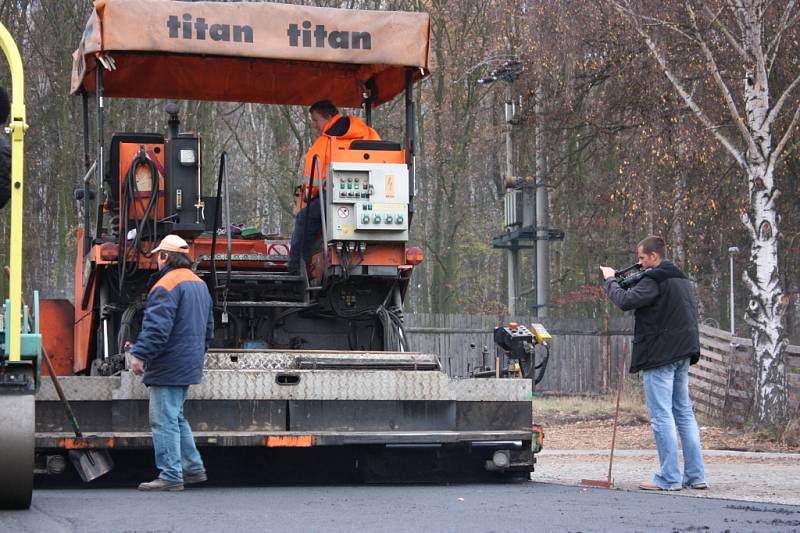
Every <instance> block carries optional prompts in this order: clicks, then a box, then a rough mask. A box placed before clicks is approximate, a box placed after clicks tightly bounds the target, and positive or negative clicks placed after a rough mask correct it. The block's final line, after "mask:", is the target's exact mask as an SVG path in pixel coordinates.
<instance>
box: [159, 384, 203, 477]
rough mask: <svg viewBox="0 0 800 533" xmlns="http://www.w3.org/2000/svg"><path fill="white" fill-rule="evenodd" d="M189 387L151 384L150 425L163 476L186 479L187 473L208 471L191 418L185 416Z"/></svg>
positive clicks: (161, 475)
mask: <svg viewBox="0 0 800 533" xmlns="http://www.w3.org/2000/svg"><path fill="white" fill-rule="evenodd" d="M188 389H189V387H170V386H160V385H151V386H150V429H152V430H153V448H154V450H155V452H156V468H158V470H159V471H160V474H159V475H158V477H159V478H161V479H166V480H168V481H183V473H184V472H186V473H187V474H199V473H200V472H203V471H205V467H204V466H203V460H202V459H201V458H200V452H198V451H197V446H195V444H194V436H193V435H192V428H190V427H189V422H187V421H186V418H185V417H184V416H183V402H184V401H185V400H186V391H187V390H188Z"/></svg>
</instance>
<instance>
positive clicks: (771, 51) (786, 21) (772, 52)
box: [767, 0, 798, 70]
mask: <svg viewBox="0 0 800 533" xmlns="http://www.w3.org/2000/svg"><path fill="white" fill-rule="evenodd" d="M796 5H797V1H796V0H789V2H787V3H786V7H785V8H784V9H783V13H782V14H781V19H780V22H779V23H778V28H777V29H776V30H775V35H774V36H773V37H772V40H770V42H769V45H768V46H767V62H768V64H769V70H772V65H773V63H774V62H775V58H777V57H778V50H779V49H780V47H781V38H782V37H783V32H785V31H786V30H788V29H789V28H790V27H792V26H793V25H794V23H795V22H797V20H798V17H796V16H795V17H793V18H792V19H791V20H790V18H789V17H790V16H791V12H792V10H793V9H794V8H795V6H796Z"/></svg>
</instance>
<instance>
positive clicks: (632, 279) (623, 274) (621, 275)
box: [614, 263, 646, 289]
mask: <svg viewBox="0 0 800 533" xmlns="http://www.w3.org/2000/svg"><path fill="white" fill-rule="evenodd" d="M645 272H646V269H644V268H642V265H641V264H640V263H634V264H632V265H631V266H629V267H625V268H623V269H622V270H615V271H614V279H615V280H617V283H619V286H620V287H622V288H623V289H630V288H631V287H633V286H634V285H636V284H637V283H639V281H640V280H641V279H642V277H643V276H644V273H645Z"/></svg>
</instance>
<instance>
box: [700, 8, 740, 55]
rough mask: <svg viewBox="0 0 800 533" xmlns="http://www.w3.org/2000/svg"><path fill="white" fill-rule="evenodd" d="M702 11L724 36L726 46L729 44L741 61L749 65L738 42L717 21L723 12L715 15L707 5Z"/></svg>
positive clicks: (724, 26)
mask: <svg viewBox="0 0 800 533" xmlns="http://www.w3.org/2000/svg"><path fill="white" fill-rule="evenodd" d="M703 11H705V12H706V13H707V14H708V15H709V16H710V17H711V20H710V21H709V22H710V23H711V24H713V25H715V26H717V28H719V31H721V32H722V34H723V35H724V36H725V38H726V39H727V40H728V44H730V45H731V47H732V48H733V49H734V50H736V53H738V54H739V56H740V57H741V58H742V60H743V61H745V62H748V63H749V62H750V61H751V59H750V57H749V56H748V55H747V52H745V50H744V48H742V45H741V44H739V41H737V40H736V37H734V36H733V34H732V33H731V30H729V29H728V27H727V26H726V25H725V24H723V23H722V21H721V20H720V19H719V16H720V14H721V13H722V11H723V10H722V9H720V10H719V12H718V13H717V14H716V15H715V14H714V13H713V12H712V11H711V9H709V7H708V6H707V5H704V6H703Z"/></svg>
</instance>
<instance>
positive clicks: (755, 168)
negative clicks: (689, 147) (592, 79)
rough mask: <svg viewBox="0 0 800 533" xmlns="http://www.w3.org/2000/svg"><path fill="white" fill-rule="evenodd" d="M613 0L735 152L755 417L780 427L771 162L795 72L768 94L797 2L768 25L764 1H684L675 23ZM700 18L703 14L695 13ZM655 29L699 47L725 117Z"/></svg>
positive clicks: (780, 346) (779, 147)
mask: <svg viewBox="0 0 800 533" xmlns="http://www.w3.org/2000/svg"><path fill="white" fill-rule="evenodd" d="M611 3H612V5H613V6H614V7H615V8H616V9H617V10H618V11H619V12H620V13H621V14H623V15H624V16H625V17H626V18H627V19H628V21H629V22H630V23H631V25H632V27H633V28H634V30H635V31H636V32H637V33H638V34H639V35H640V36H641V37H642V38H643V40H644V41H645V43H646V44H647V46H648V48H649V50H650V52H651V54H652V55H653V56H654V58H655V59H656V61H657V63H658V65H659V67H660V68H661V70H662V71H663V73H664V75H665V76H666V77H667V78H668V79H669V81H670V82H671V84H672V86H673V87H674V89H675V90H676V91H677V92H678V94H679V95H680V96H681V98H682V99H683V101H684V103H685V104H686V106H687V107H688V108H689V109H690V110H691V111H692V113H693V114H694V115H695V117H697V119H699V120H700V121H701V123H702V124H703V125H704V126H705V127H706V128H707V129H708V130H709V131H710V132H711V133H712V134H713V135H714V136H715V137H716V138H717V140H718V141H719V142H720V143H722V145H723V146H724V147H725V148H726V150H727V151H728V152H729V154H730V155H731V156H732V157H734V159H735V160H736V161H737V163H738V164H739V167H740V168H741V169H742V172H743V174H744V176H745V178H746V179H747V184H748V198H747V209H746V211H745V212H744V213H743V215H742V222H743V223H744V226H745V228H746V229H747V231H748V233H749V234H750V238H751V241H752V244H751V249H750V262H749V265H748V268H747V270H746V271H745V272H744V273H743V275H742V277H743V280H744V283H745V285H746V286H747V288H748V290H749V300H748V305H747V313H746V316H745V320H746V321H747V323H748V324H750V325H751V326H752V330H751V337H752V340H753V346H754V365H755V368H756V381H755V384H754V385H755V391H754V393H755V394H754V406H753V407H754V408H753V422H754V424H755V426H757V427H760V428H767V429H775V428H778V427H779V426H780V425H781V424H782V423H783V422H784V421H785V419H786V410H787V392H786V388H787V382H786V367H785V356H784V348H785V345H786V339H785V331H784V327H785V326H784V322H785V315H786V307H787V298H786V296H785V293H784V289H783V287H782V284H781V280H780V276H779V262H778V237H779V234H780V230H779V221H780V218H779V215H778V208H777V204H776V200H777V199H778V196H779V195H780V192H779V191H778V189H777V187H776V184H775V168H776V165H777V164H778V163H779V162H780V161H781V155H782V152H783V150H784V147H785V146H786V142H787V141H788V139H789V138H790V136H791V134H792V132H793V131H794V129H795V127H796V125H797V122H798V117H799V116H800V105H798V102H797V97H796V96H795V95H794V94H793V93H794V91H795V89H796V87H797V85H798V82H800V76H798V77H795V78H794V80H793V81H792V82H791V83H790V84H789V85H788V86H787V87H786V88H785V89H784V91H783V93H782V94H781V95H780V96H779V97H778V98H777V99H776V100H775V102H774V104H773V103H772V102H771V101H770V85H769V83H770V77H769V70H770V68H771V66H772V65H773V63H774V61H775V59H776V56H777V54H778V51H779V48H780V42H781V36H782V34H783V33H784V32H785V31H786V30H787V29H788V28H789V27H790V26H791V25H792V24H795V23H796V20H795V19H796V18H797V14H796V13H795V11H796V9H795V8H796V2H795V1H794V0H790V1H789V2H787V3H786V4H785V5H784V6H783V7H782V8H781V9H779V10H778V13H777V20H774V21H770V24H767V21H766V20H765V19H766V16H767V8H768V7H769V2H767V1H766V0H731V1H727V0H726V1H721V2H715V3H714V5H712V6H709V5H706V4H695V3H694V2H693V1H691V0H687V1H685V2H684V8H685V16H686V19H687V20H685V21H681V22H680V23H678V22H676V21H674V20H667V19H658V18H655V17H653V16H650V15H649V14H648V15H645V14H644V12H637V11H636V9H635V8H634V5H633V2H631V1H628V0H626V1H625V2H617V1H614V0H611ZM700 17H703V18H702V20H698V19H699V18H700ZM687 27H688V28H689V29H688V30H687V29H686V28H687ZM767 27H771V28H774V29H773V30H772V31H773V32H774V35H772V36H771V37H770V38H767V36H766V35H765V28H767ZM653 28H661V29H664V30H666V31H667V32H669V35H670V36H671V37H673V39H674V38H676V37H675V36H677V38H678V39H680V38H685V39H686V40H687V41H689V42H690V43H691V44H693V45H694V46H696V47H697V50H696V52H697V54H698V56H699V58H700V59H701V61H702V62H703V63H704V66H705V76H707V77H708V79H709V81H710V83H711V84H713V86H714V87H715V89H716V90H717V91H718V94H717V95H716V96H717V98H721V99H722V102H723V104H724V106H723V107H722V109H723V113H722V115H723V116H722V117H720V118H717V121H715V120H714V118H713V117H714V115H713V112H714V111H715V110H713V109H711V106H709V105H708V104H706V106H707V107H708V109H706V108H704V107H703V104H702V103H701V101H700V99H699V98H698V97H697V95H696V94H695V93H694V89H693V88H692V90H690V89H689V88H688V86H686V85H685V84H686V83H687V82H686V81H684V80H685V79H686V76H684V77H682V76H681V75H680V74H679V72H678V70H677V69H676V68H673V65H671V64H670V63H669V50H668V48H667V47H666V46H665V45H664V44H662V42H661V41H659V42H657V41H656V38H655V37H654V33H653V32H654V31H655V30H654V29H653ZM731 28H734V29H731ZM736 30H738V31H736ZM737 34H738V37H737ZM714 42H717V43H719V42H721V43H722V46H719V45H717V46H716V48H714V50H717V54H721V52H719V51H720V50H723V51H730V53H732V54H736V57H735V58H733V59H734V60H735V61H736V62H737V63H738V64H739V65H741V66H742V67H743V72H742V78H743V87H742V88H741V93H739V95H740V97H739V100H738V101H737V98H736V97H735V95H736V90H737V88H736V87H729V86H728V83H729V81H728V80H726V79H724V78H723V75H722V69H721V68H720V67H719V66H718V65H720V64H722V63H723V61H725V60H727V61H728V62H729V61H730V60H731V58H723V57H720V56H719V55H715V53H714V51H712V45H710V44H709V43H714ZM690 62H691V61H685V63H690ZM681 63H683V62H681ZM733 78H737V76H733ZM742 78H740V79H742ZM740 102H743V104H744V105H743V106H744V113H743V114H742V113H740V107H741V106H742V103H740ZM790 102H791V105H793V106H794V113H793V115H792V118H791V121H790V122H789V123H788V125H786V126H785V129H784V131H783V133H782V135H781V137H780V141H779V142H778V143H777V144H774V143H773V133H774V132H773V127H774V126H775V121H776V118H777V117H778V116H779V115H780V113H781V110H782V109H783V108H784V107H787V106H788V105H790ZM719 121H723V122H729V123H731V124H732V125H733V128H734V131H735V133H736V134H737V135H735V136H732V137H731V136H729V135H730V134H727V135H726V134H725V133H723V131H724V130H723V129H722V128H720V126H719Z"/></svg>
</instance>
